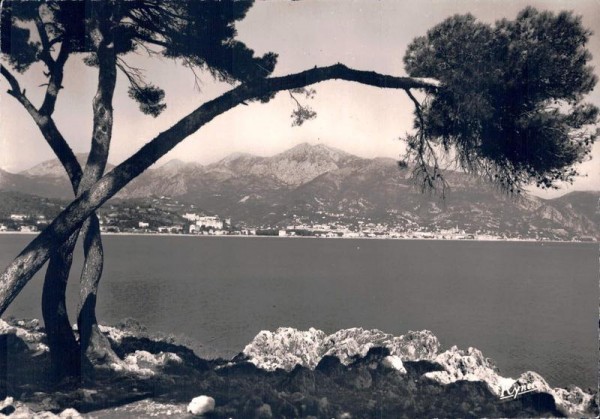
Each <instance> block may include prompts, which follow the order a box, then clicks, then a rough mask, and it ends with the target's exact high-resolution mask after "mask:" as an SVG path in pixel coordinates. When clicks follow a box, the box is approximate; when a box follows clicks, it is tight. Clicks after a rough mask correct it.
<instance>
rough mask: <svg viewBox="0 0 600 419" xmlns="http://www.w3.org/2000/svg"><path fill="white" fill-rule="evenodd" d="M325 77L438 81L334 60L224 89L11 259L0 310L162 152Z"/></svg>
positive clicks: (418, 85)
mask: <svg viewBox="0 0 600 419" xmlns="http://www.w3.org/2000/svg"><path fill="white" fill-rule="evenodd" d="M327 80H346V81H352V82H357V83H361V84H366V85H369V86H374V87H378V88H388V89H401V90H404V91H406V90H408V89H424V90H426V91H436V90H437V89H438V83H437V82H435V81H430V80H426V79H420V78H412V77H395V76H391V75H385V74H379V73H376V72H372V71H361V70H355V69H351V68H348V67H346V66H345V65H343V64H335V65H332V66H329V67H315V68H312V69H310V70H306V71H303V72H300V73H296V74H290V75H287V76H282V77H272V78H266V79H260V80H258V81H256V82H249V83H244V84H241V85H239V86H238V87H236V88H234V89H232V90H230V91H228V92H226V93H224V94H223V95H221V96H220V97H218V98H216V99H213V100H211V101H208V102H206V103H204V104H203V105H201V106H199V107H198V108H197V109H196V110H194V111H193V112H191V113H190V114H188V115H186V116H185V117H183V118H182V119H180V120H179V121H178V122H177V123H176V124H175V125H173V126H172V127H171V128H169V129H167V130H166V131H164V132H162V133H160V134H159V135H158V136H156V137H155V138H154V139H152V140H151V141H150V142H148V143H147V144H146V145H144V146H143V147H142V148H140V150H138V151H137V152H136V153H135V154H133V155H132V156H131V157H129V158H128V159H127V160H125V161H124V162H123V163H121V164H120V165H118V166H117V167H115V168H114V169H113V170H112V171H111V172H109V173H108V174H106V175H105V176H103V177H102V178H101V179H100V180H99V181H98V182H96V183H95V184H93V185H92V186H91V187H90V188H89V189H88V190H87V191H85V192H83V193H82V194H81V195H80V197H79V198H77V199H76V200H74V201H73V202H72V203H71V204H70V205H69V206H68V207H67V208H66V209H65V210H64V211H63V212H62V213H60V214H59V215H58V216H57V217H56V219H55V220H54V221H53V222H52V223H51V224H50V225H49V226H48V227H47V228H46V229H45V230H44V231H42V233H40V234H39V235H38V236H37V237H36V238H35V239H34V240H33V241H31V243H29V245H28V246H27V247H26V248H25V249H24V250H23V251H22V252H21V253H20V254H19V255H18V256H17V257H16V258H15V259H14V260H13V262H12V263H11V264H10V265H9V266H8V267H7V268H6V270H5V271H4V272H3V273H2V275H1V276H0V315H1V314H2V313H4V311H5V310H6V308H7V307H8V306H9V305H10V303H11V302H12V301H13V300H14V299H15V297H16V296H17V295H18V294H19V292H20V291H21V289H23V287H24V286H25V285H26V284H27V282H28V281H29V280H30V279H31V278H32V276H33V275H34V274H35V273H36V272H37V271H38V270H39V269H40V268H41V267H42V266H43V265H44V263H45V262H46V261H47V260H48V258H49V257H50V255H51V254H52V252H53V251H54V250H55V249H57V248H58V247H59V246H60V245H61V244H62V243H63V242H64V241H65V240H67V238H68V237H69V235H70V234H71V233H72V232H73V231H75V230H76V229H77V228H79V227H80V226H81V224H82V223H83V222H84V221H85V219H86V218H88V217H89V216H90V215H91V214H92V213H93V212H94V211H95V210H96V209H97V208H98V207H100V206H101V205H102V204H103V203H104V202H106V201H107V200H108V199H109V198H111V197H112V196H114V195H115V194H116V193H117V192H119V191H120V190H121V189H122V188H123V187H125V186H126V185H127V184H128V183H129V182H130V181H131V180H133V179H135V178H136V177H137V176H139V175H140V174H141V173H142V172H144V171H145V170H146V169H148V168H149V167H150V166H151V165H152V164H154V163H155V162H156V161H157V160H159V159H160V158H161V157H162V156H164V155H165V154H167V153H168V152H169V151H170V150H172V149H173V147H175V146H176V145H177V144H179V143H180V142H181V141H183V140H184V139H186V138H187V137H189V136H190V135H191V134H193V133H195V132H196V131H197V130H199V129H200V128H201V127H202V126H204V125H205V124H207V123H208V122H210V121H212V120H213V119H214V118H215V117H217V116H219V115H221V114H223V113H225V112H227V111H229V110H231V109H233V108H235V107H236V106H238V105H239V104H241V103H243V102H246V101H252V100H261V101H263V102H266V101H268V100H269V99H270V98H271V97H272V96H273V95H274V94H275V93H277V92H279V91H283V90H290V89H297V88H302V87H306V86H309V85H312V84H316V83H320V82H323V81H327Z"/></svg>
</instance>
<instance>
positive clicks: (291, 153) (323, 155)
mask: <svg viewBox="0 0 600 419" xmlns="http://www.w3.org/2000/svg"><path fill="white" fill-rule="evenodd" d="M274 157H287V158H292V159H293V160H298V159H308V160H315V159H327V160H330V161H333V162H338V161H340V160H342V159H347V158H353V157H355V156H353V155H352V154H349V153H346V152H345V151H342V150H340V149H337V148H333V147H329V146H327V145H325V144H310V143H301V144H298V145H296V146H294V147H292V148H290V149H289V150H286V151H284V152H282V153H279V154H278V155H277V156H274Z"/></svg>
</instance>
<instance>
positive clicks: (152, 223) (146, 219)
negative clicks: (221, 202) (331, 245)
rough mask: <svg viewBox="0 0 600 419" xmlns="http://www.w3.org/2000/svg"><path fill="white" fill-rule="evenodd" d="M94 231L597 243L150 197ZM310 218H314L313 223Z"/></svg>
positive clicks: (19, 225) (13, 216) (38, 214)
mask: <svg viewBox="0 0 600 419" xmlns="http://www.w3.org/2000/svg"><path fill="white" fill-rule="evenodd" d="M98 218H99V222H100V230H101V232H102V233H105V234H146V235H153V234H156V235H188V236H190V235H191V236H271V237H318V238H374V239H434V240H486V241H487V240H526V241H532V240H533V241H576V242H597V241H598V239H597V238H595V237H591V236H573V237H569V238H568V239H565V237H564V235H562V236H561V235H560V234H557V233H556V232H554V231H552V230H548V231H543V230H532V231H528V232H526V233H525V234H523V233H514V234H510V233H508V234H507V233H501V232H498V231H493V230H491V229H488V230H484V229H481V228H476V226H464V225H458V224H455V225H453V226H451V225H449V224H448V223H445V224H444V225H419V224H417V223H415V222H410V221H409V222H404V223H402V224H400V223H389V222H384V221H381V220H372V219H369V218H368V217H360V216H357V217H353V218H352V219H340V217H337V216H336V214H329V213H326V214H324V213H318V214H316V217H310V216H298V215H296V214H290V216H289V219H288V220H285V221H283V222H278V223H274V224H261V225H252V224H249V223H247V222H244V221H242V220H232V219H231V218H229V217H223V216H221V215H219V214H207V213H205V212H204V211H202V210H200V209H198V208H196V207H195V206H194V205H190V204H186V203H183V202H180V201H178V200H175V199H173V198H171V197H166V196H161V197H153V198H151V199H150V200H144V201H139V202H130V201H121V202H115V203H112V204H110V205H108V206H107V208H106V209H100V211H99V213H98ZM315 218H316V219H315ZM51 220H52V215H51V214H50V215H48V214H47V211H44V210H43V209H39V210H31V209H30V210H29V211H28V212H13V213H10V214H0V232H5V233H17V232H18V233H37V232H39V231H41V230H43V229H44V228H45V227H46V226H47V225H48V224H49V222H50V221H51ZM559 233H560V232H559Z"/></svg>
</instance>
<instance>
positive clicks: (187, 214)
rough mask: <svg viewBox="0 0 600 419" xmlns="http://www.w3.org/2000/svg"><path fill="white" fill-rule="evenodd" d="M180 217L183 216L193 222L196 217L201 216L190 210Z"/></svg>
mask: <svg viewBox="0 0 600 419" xmlns="http://www.w3.org/2000/svg"><path fill="white" fill-rule="evenodd" d="M182 217H183V218H185V219H186V220H188V221H193V222H195V221H196V220H197V219H198V218H200V217H201V215H198V214H195V213H192V212H188V213H185V214H183V216H182Z"/></svg>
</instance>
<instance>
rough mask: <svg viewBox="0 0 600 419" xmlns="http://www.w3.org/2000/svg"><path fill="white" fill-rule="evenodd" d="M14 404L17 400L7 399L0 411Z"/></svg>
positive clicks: (2, 403) (0, 404)
mask: <svg viewBox="0 0 600 419" xmlns="http://www.w3.org/2000/svg"><path fill="white" fill-rule="evenodd" d="M0 321H1V320H0ZM14 402H15V400H14V399H13V398H12V397H7V398H6V399H4V400H2V401H1V402H0V410H2V409H4V408H5V407H8V406H12V404H13V403H14Z"/></svg>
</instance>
